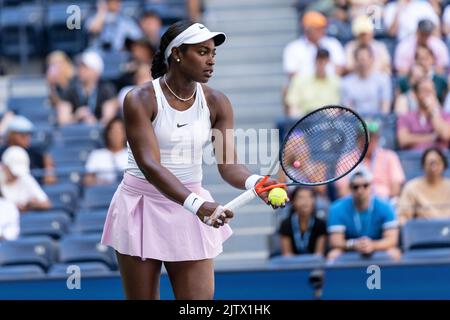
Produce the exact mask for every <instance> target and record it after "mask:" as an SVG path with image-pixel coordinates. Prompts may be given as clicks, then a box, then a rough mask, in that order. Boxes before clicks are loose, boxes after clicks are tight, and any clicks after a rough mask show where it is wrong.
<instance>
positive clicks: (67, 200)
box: [42, 182, 79, 212]
mask: <svg viewBox="0 0 450 320" xmlns="http://www.w3.org/2000/svg"><path fill="white" fill-rule="evenodd" d="M42 188H43V189H44V191H45V193H46V194H47V195H48V197H49V198H50V200H51V202H52V208H53V209H63V210H66V211H68V212H74V211H75V210H76V207H77V202H78V198H79V190H78V187H77V186H76V185H75V184H73V183H67V182H60V183H58V184H54V185H44V186H42Z"/></svg>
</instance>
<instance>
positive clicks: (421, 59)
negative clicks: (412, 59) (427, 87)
mask: <svg viewBox="0 0 450 320" xmlns="http://www.w3.org/2000/svg"><path fill="white" fill-rule="evenodd" d="M415 56H416V64H415V65H413V67H412V68H411V72H410V74H409V76H408V77H400V78H399V80H398V90H397V92H398V93H400V94H401V96H398V97H397V98H398V99H397V101H396V106H395V110H396V112H397V113H398V114H401V113H405V112H407V111H413V110H417V98H416V97H415V95H414V93H413V92H412V90H410V89H411V87H412V86H413V85H414V84H415V83H417V81H418V80H419V79H421V78H423V77H428V78H430V79H432V80H433V83H434V87H435V89H436V94H437V98H438V100H439V103H440V104H441V105H442V104H444V101H445V97H446V95H447V91H448V89H447V86H448V85H447V79H446V78H445V77H444V76H442V75H440V74H437V73H436V72H435V70H434V67H433V66H434V56H433V53H432V51H431V50H430V49H429V48H428V47H426V46H418V47H417V49H416V55H415ZM410 82H411V83H410Z"/></svg>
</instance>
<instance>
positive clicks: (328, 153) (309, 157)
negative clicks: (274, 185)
mask: <svg viewBox="0 0 450 320" xmlns="http://www.w3.org/2000/svg"><path fill="white" fill-rule="evenodd" d="M366 144H367V134H366V131H365V127H364V125H363V124H362V122H361V120H360V119H359V118H358V117H357V116H356V115H355V114H354V113H353V112H351V111H349V110H347V109H344V108H342V107H329V108H322V109H319V110H318V111H316V112H313V113H311V114H310V115H308V116H307V117H305V118H303V119H302V120H301V121H299V122H298V123H297V124H296V125H295V126H294V127H293V128H292V129H291V130H290V132H289V133H288V136H287V137H286V138H285V142H284V145H283V147H282V151H281V155H280V160H281V164H282V166H283V169H284V171H285V172H286V174H287V175H288V176H289V177H290V178H291V179H292V180H293V181H296V182H299V183H303V184H322V183H326V182H329V181H330V180H335V179H337V178H339V177H341V176H343V175H345V174H346V173H347V172H349V171H350V170H351V169H352V168H353V167H354V166H355V165H356V164H357V163H359V162H360V160H361V158H362V156H363V154H364V153H365V150H366Z"/></svg>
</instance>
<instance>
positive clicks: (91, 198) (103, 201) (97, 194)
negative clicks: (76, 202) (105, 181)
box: [80, 184, 117, 208]
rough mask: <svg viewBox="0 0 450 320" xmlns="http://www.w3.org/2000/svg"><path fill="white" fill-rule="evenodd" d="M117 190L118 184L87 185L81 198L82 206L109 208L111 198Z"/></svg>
mask: <svg viewBox="0 0 450 320" xmlns="http://www.w3.org/2000/svg"><path fill="white" fill-rule="evenodd" d="M116 190H117V185H115V184H113V185H95V186H89V187H85V189H84V196H83V199H81V202H80V207H81V208H108V207H109V204H110V203H111V199H112V197H113V195H114V193H115V192H116Z"/></svg>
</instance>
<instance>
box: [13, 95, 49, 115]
mask: <svg viewBox="0 0 450 320" xmlns="http://www.w3.org/2000/svg"><path fill="white" fill-rule="evenodd" d="M48 103H49V102H48V96H46V95H44V96H32V97H30V96H11V97H9V98H8V100H7V102H6V105H7V106H8V110H11V111H14V112H16V113H20V112H21V111H26V110H28V109H32V110H35V109H37V110H41V109H43V108H47V107H49V104H48Z"/></svg>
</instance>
